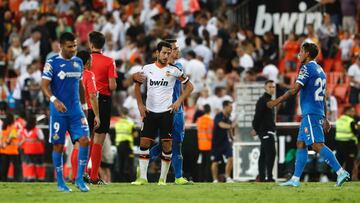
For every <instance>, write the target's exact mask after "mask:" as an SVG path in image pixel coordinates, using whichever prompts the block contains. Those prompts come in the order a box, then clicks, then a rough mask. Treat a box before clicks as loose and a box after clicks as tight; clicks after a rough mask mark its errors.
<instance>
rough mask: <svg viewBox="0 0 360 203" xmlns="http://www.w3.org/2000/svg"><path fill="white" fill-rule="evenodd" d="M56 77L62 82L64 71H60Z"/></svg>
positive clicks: (64, 75)
mask: <svg viewBox="0 0 360 203" xmlns="http://www.w3.org/2000/svg"><path fill="white" fill-rule="evenodd" d="M57 76H58V77H59V78H60V80H64V79H65V77H66V73H65V72H64V71H60V72H59V73H58V75H57Z"/></svg>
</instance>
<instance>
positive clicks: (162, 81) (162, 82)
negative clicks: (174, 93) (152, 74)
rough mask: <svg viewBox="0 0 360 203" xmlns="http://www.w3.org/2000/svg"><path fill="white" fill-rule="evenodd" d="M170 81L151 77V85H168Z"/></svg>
mask: <svg viewBox="0 0 360 203" xmlns="http://www.w3.org/2000/svg"><path fill="white" fill-rule="evenodd" d="M168 84H169V82H168V81H164V78H163V79H162V80H161V81H156V80H152V79H150V86H168Z"/></svg>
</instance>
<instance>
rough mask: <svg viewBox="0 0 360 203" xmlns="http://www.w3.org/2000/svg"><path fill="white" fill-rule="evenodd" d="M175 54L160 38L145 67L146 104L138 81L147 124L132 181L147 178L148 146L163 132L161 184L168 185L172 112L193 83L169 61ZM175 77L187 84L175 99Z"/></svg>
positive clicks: (136, 93)
mask: <svg viewBox="0 0 360 203" xmlns="http://www.w3.org/2000/svg"><path fill="white" fill-rule="evenodd" d="M171 54H172V46H171V44H169V43H168V42H159V44H158V45H157V50H156V55H157V60H156V62H155V63H152V64H148V65H145V66H144V67H143V68H142V71H143V73H144V75H145V76H146V82H147V86H146V88H147V99H146V106H145V105H144V104H143V101H142V98H141V92H140V85H141V82H137V83H136V84H135V95H136V99H137V103H138V108H139V111H140V114H141V116H142V117H143V121H144V125H143V128H142V131H141V135H140V157H139V166H140V177H139V178H138V179H137V180H136V181H135V182H132V184H135V185H143V184H146V183H147V182H148V181H147V168H148V165H149V159H150V155H149V148H150V145H151V143H152V142H153V140H154V138H155V136H156V135H157V134H158V132H160V140H161V147H162V154H161V174H160V178H159V183H158V184H159V185H166V176H167V173H168V170H169V167H170V161H171V157H172V135H171V130H172V125H173V114H174V112H176V111H177V110H178V109H179V107H180V106H181V104H182V103H183V101H184V99H185V98H186V97H187V96H188V95H189V94H190V93H191V91H192V89H193V86H192V84H191V82H189V78H188V77H187V76H186V75H185V74H184V72H183V71H182V70H180V69H179V68H178V67H176V66H172V65H168V60H169V58H170V57H171ZM176 80H180V81H181V83H182V84H184V87H185V89H184V91H183V92H182V94H181V95H180V96H179V97H178V99H177V100H176V101H175V102H174V103H173V91H174V86H175V83H176Z"/></svg>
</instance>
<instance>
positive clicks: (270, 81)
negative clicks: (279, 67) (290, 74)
mask: <svg viewBox="0 0 360 203" xmlns="http://www.w3.org/2000/svg"><path fill="white" fill-rule="evenodd" d="M269 83H274V81H273V80H267V81H265V85H267V84H269Z"/></svg>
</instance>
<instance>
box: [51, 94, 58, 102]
mask: <svg viewBox="0 0 360 203" xmlns="http://www.w3.org/2000/svg"><path fill="white" fill-rule="evenodd" d="M55 100H57V98H56V97H55V96H54V95H53V96H51V97H50V101H51V102H52V103H54V101H55Z"/></svg>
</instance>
